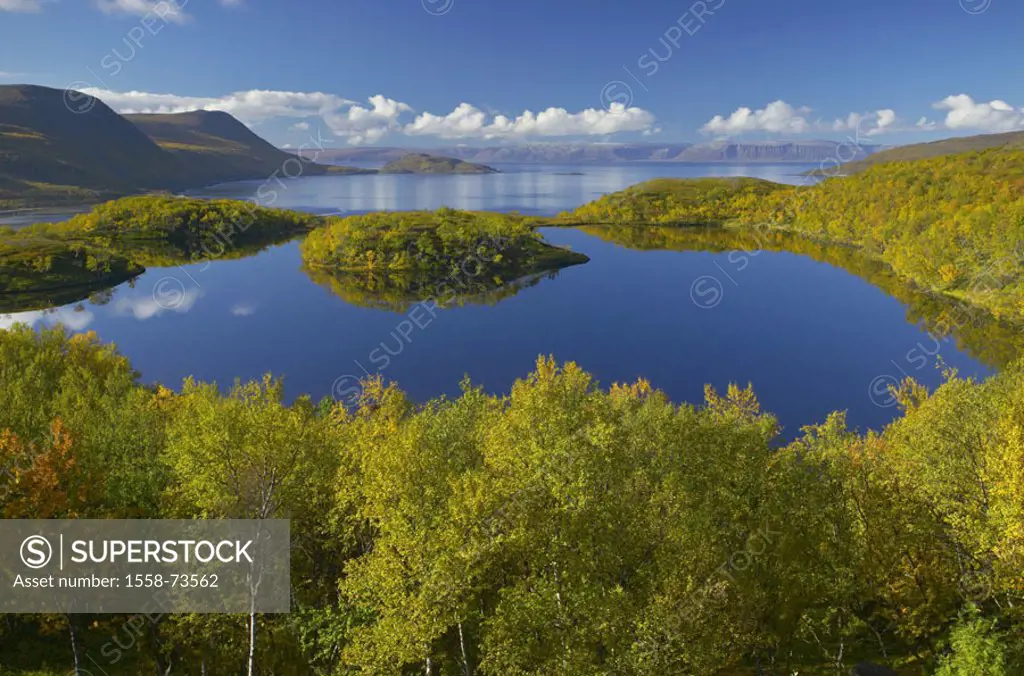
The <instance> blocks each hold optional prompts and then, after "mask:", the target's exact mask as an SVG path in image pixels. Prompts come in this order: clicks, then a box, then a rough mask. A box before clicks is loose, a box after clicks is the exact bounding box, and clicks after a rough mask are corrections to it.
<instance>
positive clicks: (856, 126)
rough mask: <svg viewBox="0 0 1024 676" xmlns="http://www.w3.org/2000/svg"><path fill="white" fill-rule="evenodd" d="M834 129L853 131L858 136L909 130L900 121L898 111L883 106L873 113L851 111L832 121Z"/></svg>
mask: <svg viewBox="0 0 1024 676" xmlns="http://www.w3.org/2000/svg"><path fill="white" fill-rule="evenodd" d="M832 130H833V131H852V132H856V133H857V135H858V136H877V135H878V134H886V133H890V132H896V131H907V128H906V127H904V126H902V125H901V124H900V123H899V118H898V117H897V116H896V111H895V110H893V109H892V108H883V109H882V110H876V111H875V112H873V113H850V114H849V115H847V116H846V119H842V120H836V121H835V122H833V123H832Z"/></svg>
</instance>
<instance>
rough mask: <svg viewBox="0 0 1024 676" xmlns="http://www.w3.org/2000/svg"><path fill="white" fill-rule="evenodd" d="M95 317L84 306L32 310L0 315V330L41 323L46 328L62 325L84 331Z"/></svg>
mask: <svg viewBox="0 0 1024 676" xmlns="http://www.w3.org/2000/svg"><path fill="white" fill-rule="evenodd" d="M93 319H95V315H93V313H92V312H90V311H89V310H87V309H85V307H84V306H77V305H76V306H74V307H62V308H56V309H54V310H33V311H31V312H13V313H9V314H0V330H6V329H9V328H11V327H12V326H14V325H15V324H25V325H27V326H29V327H32V326H35V325H36V323H38V322H43V323H45V324H46V325H47V326H56V325H57V324H62V325H63V326H65V327H67V328H68V329H70V330H71V331H84V330H85V329H86V327H88V326H89V324H91V323H92V320H93Z"/></svg>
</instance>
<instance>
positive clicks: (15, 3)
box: [0, 0, 43, 12]
mask: <svg viewBox="0 0 1024 676" xmlns="http://www.w3.org/2000/svg"><path fill="white" fill-rule="evenodd" d="M42 8H43V0H0V12H38V11H39V10H41V9H42Z"/></svg>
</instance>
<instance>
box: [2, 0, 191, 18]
mask: <svg viewBox="0 0 1024 676" xmlns="http://www.w3.org/2000/svg"><path fill="white" fill-rule="evenodd" d="M0 1H2V0H0ZM187 3H188V0H96V8H97V9H99V10H100V11H101V12H103V13H104V14H130V15H133V16H142V17H147V16H148V17H158V18H160V19H163V20H164V21H170V22H172V23H186V22H188V21H191V19H192V17H191V16H190V15H189V14H186V13H185V10H184V7H185V5H186V4H187Z"/></svg>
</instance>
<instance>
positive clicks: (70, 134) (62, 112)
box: [0, 85, 178, 203]
mask: <svg viewBox="0 0 1024 676" xmlns="http://www.w3.org/2000/svg"><path fill="white" fill-rule="evenodd" d="M82 108H83V109H86V110H84V112H72V111H71V110H69V108H68V107H67V106H66V105H65V101H64V92H62V91H61V90H59V89H50V88H48V87H36V86H32V85H16V86H0V202H3V201H5V200H10V201H25V200H28V201H34V202H46V203H60V202H70V201H88V200H96V199H100V198H102V197H106V196H110V195H115V194H120V193H127V192H135V191H139V190H145V189H149V188H157V187H162V186H170V185H173V183H174V177H175V176H177V175H178V174H177V172H176V169H175V163H174V159H173V158H172V157H171V156H169V155H168V154H167V153H165V152H164V151H163V150H161V148H160V147H159V146H158V145H157V144H156V143H154V142H153V140H152V139H150V138H149V137H148V136H146V135H145V134H144V133H143V132H142V131H140V130H139V129H138V128H137V127H136V126H135V125H133V124H132V123H131V122H129V121H128V120H126V119H125V118H124V117H122V116H120V115H118V114H117V113H115V112H114V111H113V110H111V109H110V108H109V107H107V106H106V105H105V104H103V103H102V102H100V101H95V105H92V106H91V107H89V106H88V105H84V106H82Z"/></svg>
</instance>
